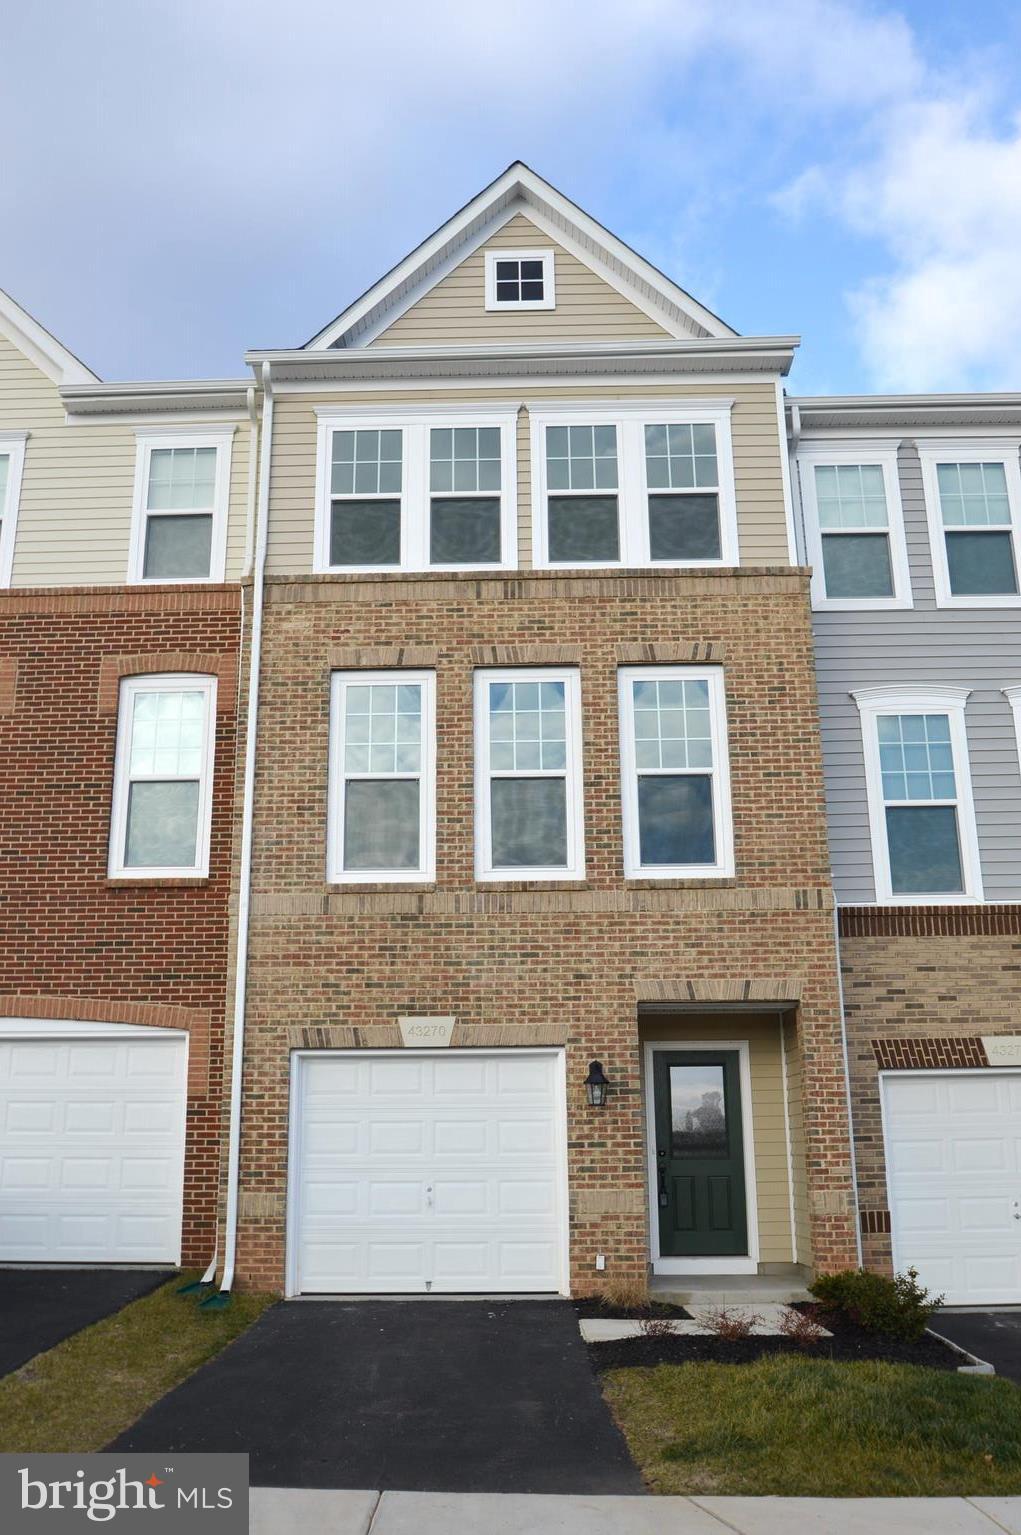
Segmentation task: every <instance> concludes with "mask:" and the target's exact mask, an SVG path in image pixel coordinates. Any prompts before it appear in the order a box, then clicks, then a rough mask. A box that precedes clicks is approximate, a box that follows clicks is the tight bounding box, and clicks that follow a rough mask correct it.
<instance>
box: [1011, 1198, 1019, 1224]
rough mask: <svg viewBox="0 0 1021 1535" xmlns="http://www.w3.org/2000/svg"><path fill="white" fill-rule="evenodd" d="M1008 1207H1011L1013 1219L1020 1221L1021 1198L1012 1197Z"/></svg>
mask: <svg viewBox="0 0 1021 1535" xmlns="http://www.w3.org/2000/svg"><path fill="white" fill-rule="evenodd" d="M1010 1208H1011V1211H1012V1213H1013V1216H1014V1219H1015V1220H1016V1221H1021V1199H1014V1200H1012V1201H1011V1206H1010Z"/></svg>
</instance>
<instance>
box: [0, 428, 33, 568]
mask: <svg viewBox="0 0 1021 1535" xmlns="http://www.w3.org/2000/svg"><path fill="white" fill-rule="evenodd" d="M27 441H28V433H27V432H0V453H2V454H3V455H4V457H5V458H6V459H7V460H8V464H7V492H6V495H5V496H4V499H3V502H2V503H0V518H2V525H0V586H10V584H11V575H12V573H13V570H14V541H15V539H16V538H17V534H18V508H19V506H20V504H21V480H22V476H23V474H24V472H25V443H26V442H27Z"/></svg>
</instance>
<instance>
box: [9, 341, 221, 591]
mask: <svg viewBox="0 0 1021 1535" xmlns="http://www.w3.org/2000/svg"><path fill="white" fill-rule="evenodd" d="M172 422H173V417H171V416H168V417H167V423H168V425H169V424H172ZM209 424H210V425H213V424H214V423H213V422H212V421H210V423H209ZM5 428H6V429H8V430H15V431H27V432H28V433H29V437H28V441H27V443H26V444H25V470H24V477H23V479H22V485H21V500H20V510H19V513H18V530H17V538H16V541H15V545H14V571H13V576H12V581H11V584H12V586H91V585H96V586H107V585H119V584H123V583H124V582H125V580H126V579H127V571H128V546H129V541H130V536H131V505H132V497H133V493H134V483H135V447H136V441H137V438H136V432H135V428H134V427H133V426H130V425H127V424H124V423H109V422H98V423H92V422H87V423H84V422H83V423H81V424H79V425H74V426H68V425H67V423H66V421H65V419H64V406H63V403H62V401H61V398H60V394H59V392H58V390H57V386H56V384H54V383H53V382H52V381H51V380H50V379H49V378H47V377H46V375H45V374H44V373H42V372H41V371H40V370H39V369H38V368H37V367H36V366H35V364H34V363H32V362H30V361H29V359H28V358H26V357H25V356H24V354H23V353H22V352H20V351H19V350H18V349H17V348H16V347H15V346H13V345H12V344H11V342H10V341H8V340H7V339H6V337H3V336H0V431H3V430H4V429H5ZM181 429H182V431H187V430H188V428H187V426H182V428H181ZM201 429H202V428H201V427H199V426H197V427H196V430H201ZM248 451H249V425H248V423H247V421H244V422H240V423H238V425H237V427H236V430H235V432H234V438H233V445H232V452H231V487H230V505H229V517H228V525H227V579H228V580H237V579H238V577H239V576H240V574H241V568H242V564H243V561H244V548H245V523H246V516H247V495H248Z"/></svg>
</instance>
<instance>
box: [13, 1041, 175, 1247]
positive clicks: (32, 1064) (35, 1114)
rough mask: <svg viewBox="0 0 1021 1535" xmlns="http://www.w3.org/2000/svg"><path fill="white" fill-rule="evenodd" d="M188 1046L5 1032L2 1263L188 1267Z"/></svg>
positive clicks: (160, 1042)
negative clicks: (184, 1234)
mask: <svg viewBox="0 0 1021 1535" xmlns="http://www.w3.org/2000/svg"><path fill="white" fill-rule="evenodd" d="M186 1072H187V1040H186V1038H185V1036H183V1035H178V1034H168V1033H166V1032H165V1031H164V1030H152V1031H144V1032H143V1031H141V1030H138V1031H132V1030H127V1029H126V1030H125V1032H124V1033H123V1034H118V1035H116V1036H112V1037H103V1038H88V1037H86V1036H85V1035H84V1034H78V1035H75V1034H72V1035H71V1037H66V1036H65V1037H61V1036H55V1037H52V1038H42V1037H28V1036H21V1037H18V1036H15V1037H10V1036H6V1035H5V1034H4V1032H3V1030H2V1029H0V1262H6V1263H178V1262H179V1261H180V1256H181V1199H182V1188H183V1176H184V1124H185V1110H186V1091H187V1088H186Z"/></svg>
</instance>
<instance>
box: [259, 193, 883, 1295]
mask: <svg viewBox="0 0 1021 1535" xmlns="http://www.w3.org/2000/svg"><path fill="white" fill-rule="evenodd" d="M792 352H793V342H792V341H791V339H790V338H775V337H773V338H770V337H766V338H744V337H739V336H737V335H736V334H735V333H734V332H733V331H732V330H731V329H730V328H729V327H728V326H727V325H725V324H724V323H723V322H722V321H720V320H719V319H718V318H717V317H716V316H714V315H713V314H711V313H710V312H709V311H707V310H706V309H705V308H704V307H703V306H702V305H700V304H698V303H697V301H695V300H694V299H692V298H691V296H690V295H688V294H687V293H685V292H683V291H682V290H681V289H679V288H678V287H676V285H675V284H673V283H672V282H670V281H669V280H668V279H666V278H664V277H663V276H662V275H661V274H660V273H658V272H657V271H655V269H653V268H652V267H650V266H649V265H648V264H647V263H646V262H644V261H643V260H642V259H641V258H640V257H638V256H636V255H635V254H634V252H632V251H630V250H629V249H628V248H627V247H625V246H623V245H622V244H621V242H620V241H618V240H617V239H616V238H615V237H614V236H613V235H612V234H610V233H609V232H608V231H607V230H605V229H603V228H602V227H601V226H599V225H598V224H596V223H595V222H594V221H593V220H592V219H590V218H589V217H588V216H587V215H585V214H584V213H583V212H582V211H581V210H580V209H579V208H577V207H576V206H574V205H573V204H572V203H570V202H569V201H568V200H567V199H566V198H564V197H562V196H561V195H560V194H559V193H558V192H556V191H555V190H554V189H553V188H552V187H550V186H549V185H548V184H547V183H546V182H544V181H543V180H542V179H541V178H539V177H538V176H536V175H534V174H533V173H532V172H531V171H529V170H528V169H526V168H525V167H523V166H520V165H517V166H513V167H511V169H510V170H509V171H508V172H507V173H505V175H504V176H502V177H501V178H500V179H499V180H498V181H496V182H495V183H493V184H492V185H491V186H490V187H489V188H487V189H486V190H485V191H484V192H483V193H482V194H480V196H479V197H477V198H476V199H474V200H473V201H472V202H471V203H470V204H468V206H467V207H466V208H465V209H463V210H462V211H461V213H459V214H458V215H456V216H455V217H454V218H453V219H451V220H450V221H449V222H448V223H447V224H445V225H444V226H443V227H442V228H441V229H440V230H438V231H437V232H436V233H435V234H434V235H433V236H432V237H430V239H428V240H427V241H426V242H424V244H423V245H421V246H420V247H418V249H417V250H416V251H414V252H413V253H412V254H411V255H410V256H409V257H408V258H407V260H406V261H404V262H402V263H401V264H400V265H399V266H398V267H396V268H395V269H394V270H393V271H392V272H391V273H390V274H388V276H387V277H385V278H384V279H382V280H381V281H380V282H379V283H377V284H376V285H375V286H374V287H373V288H372V289H370V290H369V292H368V293H366V294H365V295H363V297H362V298H361V299H360V300H358V301H357V302H356V303H355V304H353V305H352V306H351V307H350V308H349V309H347V310H345V311H344V313H343V314H341V315H340V316H339V317H338V318H337V319H336V320H334V321H333V322H332V323H330V324H329V325H328V326H326V327H325V329H324V330H323V331H322V332H321V333H320V334H319V335H317V336H316V337H315V338H313V339H312V340H311V341H310V342H309V343H308V344H307V345H306V346H305V347H303V348H300V349H297V350H288V351H258V352H254V353H252V354H250V356H249V361H250V363H251V364H252V366H253V368H254V369H255V370H256V374H257V376H258V377H259V379H260V381H261V383H262V385H263V388H264V389H265V391H266V397H267V398H266V405H265V428H264V452H265V455H266V456H265V462H266V463H267V464H268V474H267V477H266V479H265V481H264V483H263V485H262V487H261V492H262V496H263V511H264V518H263V524H264V533H265V549H264V550H262V549H260V555H259V562H258V564H257V567H256V576H255V579H256V586H257V589H258V588H259V586H260V583H261V584H262V588H263V592H264V601H263V604H262V612H263V616H262V619H261V641H260V647H259V654H258V656H257V657H256V669H255V677H256V681H257V687H256V689H255V691H254V692H253V694H252V702H253V704H255V705H257V709H258V737H257V740H258V746H257V773H256V777H255V789H254V802H253V828H252V839H251V840H252V849H253V854H252V868H251V887H250V912H249V916H248V945H249V947H248V968H247V1006H246V1009H245V1030H246V1035H245V1043H244V1052H243V1054H244V1062H245V1071H244V1090H243V1106H244V1107H243V1115H242V1122H241V1126H240V1147H239V1164H238V1172H237V1175H236V1178H237V1208H238V1230H237V1273H238V1275H239V1276H240V1278H241V1279H242V1281H244V1282H246V1283H249V1284H252V1285H258V1286H264V1287H269V1288H272V1289H277V1290H283V1291H285V1292H286V1293H288V1294H309V1293H339V1292H365V1291H384V1292H385V1291H391V1292H394V1291H397V1292H424V1291H431V1292H433V1293H437V1292H444V1291H448V1292H450V1291H452V1292H461V1291H473V1290H474V1291H491V1292H500V1293H512V1292H515V1291H562V1292H567V1291H569V1290H573V1291H575V1292H585V1291H589V1290H595V1289H597V1288H598V1287H599V1286H600V1285H602V1284H603V1283H604V1282H605V1281H606V1280H607V1279H608V1278H610V1277H622V1276H623V1277H631V1278H639V1277H641V1276H644V1275H645V1274H646V1273H647V1272H648V1270H649V1267H650V1265H651V1267H652V1270H653V1272H654V1274H656V1275H657V1276H662V1277H663V1278H664V1280H665V1281H667V1282H671V1281H672V1282H675V1283H676V1282H678V1276H681V1278H682V1280H683V1279H685V1278H687V1279H689V1280H690V1279H691V1278H692V1277H693V1276H696V1275H699V1274H705V1273H711V1274H721V1273H739V1274H755V1273H764V1274H770V1275H774V1276H776V1277H777V1280H778V1282H781V1283H785V1282H791V1281H793V1280H796V1279H799V1278H800V1276H801V1275H803V1274H804V1273H805V1272H807V1271H808V1270H810V1269H811V1268H813V1267H814V1266H816V1265H818V1266H826V1267H841V1266H845V1265H847V1264H853V1263H854V1262H856V1261H857V1247H856V1221H855V1214H854V1201H853V1188H852V1180H851V1164H850V1138H849V1131H848V1118H847V1095H846V1082H845V1073H844V1065H843V1040H842V1034H841V1016H840V1007H839V996H838V987H837V972H836V950H835V934H834V926H833V904H832V898H831V893H830V879H829V869H828V862H827V851H826V837H825V825H824V820H823V790H822V776H821V761H820V752H819V739H818V728H817V719H816V709H815V692H814V679H813V665H812V638H811V615H810V609H809V600H808V577H807V574H806V572H805V571H803V570H801V569H798V568H797V567H796V563H795V562H796V555H795V553H794V545H793V536H794V535H793V509H792V503H791V494H790V484H789V477H788V461H787V455H786V443H785V440H784V426H783V411H782V387H781V379H782V378H783V376H784V375H785V374H786V372H787V370H788V367H789V365H790V362H791V358H792ZM256 601H257V602H258V601H259V599H258V598H256ZM604 1080H605V1081H608V1084H609V1085H608V1087H605V1088H604Z"/></svg>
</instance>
